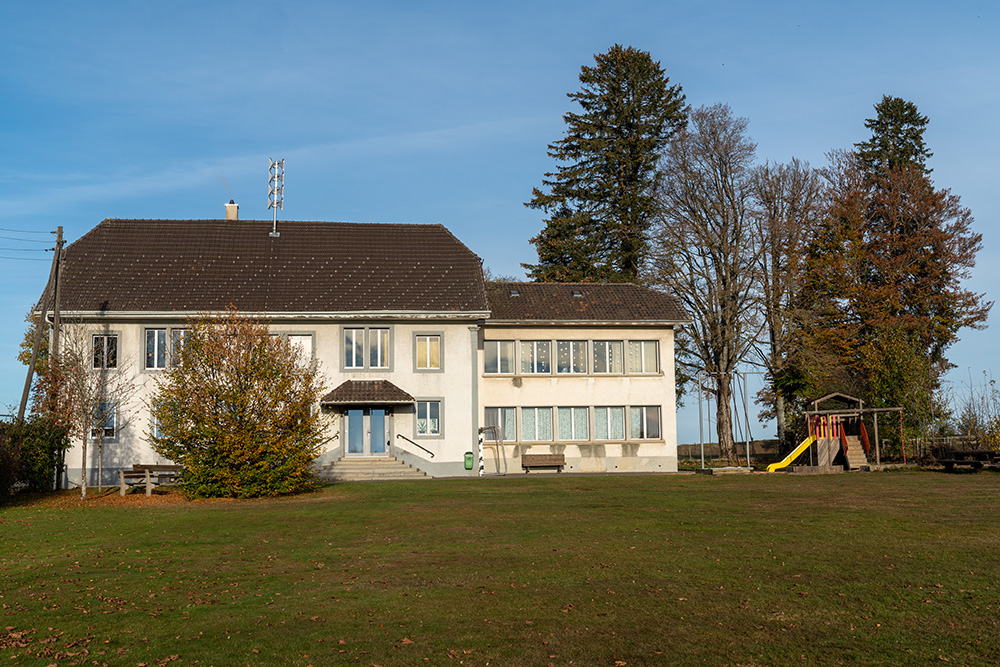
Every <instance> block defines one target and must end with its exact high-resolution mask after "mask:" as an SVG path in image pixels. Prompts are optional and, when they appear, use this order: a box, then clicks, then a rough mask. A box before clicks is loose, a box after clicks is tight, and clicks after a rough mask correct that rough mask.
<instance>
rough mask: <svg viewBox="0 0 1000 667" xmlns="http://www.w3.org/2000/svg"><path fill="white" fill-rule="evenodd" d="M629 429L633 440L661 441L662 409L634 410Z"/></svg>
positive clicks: (644, 408)
mask: <svg viewBox="0 0 1000 667" xmlns="http://www.w3.org/2000/svg"><path fill="white" fill-rule="evenodd" d="M631 422H632V423H631V424H629V428H630V429H631V431H632V432H631V436H632V439H633V440H659V438H660V407H659V406H658V405H654V406H650V407H638V408H632V419H631Z"/></svg>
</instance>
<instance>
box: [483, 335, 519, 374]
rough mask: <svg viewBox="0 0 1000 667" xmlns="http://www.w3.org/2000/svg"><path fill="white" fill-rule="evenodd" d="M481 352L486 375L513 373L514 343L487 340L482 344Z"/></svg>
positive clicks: (510, 341)
mask: <svg viewBox="0 0 1000 667" xmlns="http://www.w3.org/2000/svg"><path fill="white" fill-rule="evenodd" d="M483 352H484V354H485V356H486V362H485V364H484V367H485V371H486V372H487V373H513V372H514V341H512V340H488V341H486V342H485V343H483Z"/></svg>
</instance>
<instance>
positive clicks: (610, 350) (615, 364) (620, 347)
mask: <svg viewBox="0 0 1000 667" xmlns="http://www.w3.org/2000/svg"><path fill="white" fill-rule="evenodd" d="M624 355H625V345H624V343H623V342H622V341H620V340H595V341H594V372H595V373H623V372H625V357H624Z"/></svg>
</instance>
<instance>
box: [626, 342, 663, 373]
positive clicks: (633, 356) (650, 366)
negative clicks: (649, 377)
mask: <svg viewBox="0 0 1000 667" xmlns="http://www.w3.org/2000/svg"><path fill="white" fill-rule="evenodd" d="M658 356H659V355H658V354H657V345H656V341H655V340H630V341H629V342H628V370H629V372H630V373H655V372H657V371H658V370H660V369H659V364H658V363H657V357H658Z"/></svg>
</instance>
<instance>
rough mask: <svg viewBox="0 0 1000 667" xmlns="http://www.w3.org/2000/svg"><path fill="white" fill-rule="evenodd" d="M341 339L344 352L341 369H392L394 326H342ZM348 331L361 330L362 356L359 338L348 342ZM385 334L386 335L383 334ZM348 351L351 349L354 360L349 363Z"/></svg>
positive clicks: (356, 331)
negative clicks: (350, 343) (373, 358)
mask: <svg viewBox="0 0 1000 667" xmlns="http://www.w3.org/2000/svg"><path fill="white" fill-rule="evenodd" d="M340 331H341V333H340V341H341V343H342V344H343V352H342V354H341V355H340V363H341V370H343V371H347V372H349V371H368V370H371V371H391V370H392V356H393V355H392V339H393V331H392V327H379V326H370V327H350V326H345V327H341V330H340ZM348 332H355V334H357V333H359V332H360V335H361V339H360V356H359V355H358V345H359V342H358V340H357V339H355V338H352V340H351V342H352V345H350V346H348V344H347V335H348ZM383 334H384V335H383ZM348 351H351V352H352V353H353V354H352V357H351V359H350V361H351V362H353V363H352V364H351V365H348ZM373 353H374V355H375V362H376V363H374V364H373V363H372V355H373Z"/></svg>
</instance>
